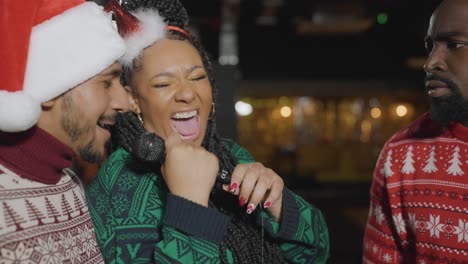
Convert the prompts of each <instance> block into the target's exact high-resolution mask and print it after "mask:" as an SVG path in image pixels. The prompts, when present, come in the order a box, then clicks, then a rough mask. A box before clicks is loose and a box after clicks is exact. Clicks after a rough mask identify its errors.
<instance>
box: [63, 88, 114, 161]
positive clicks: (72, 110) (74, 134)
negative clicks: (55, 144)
mask: <svg viewBox="0 0 468 264" xmlns="http://www.w3.org/2000/svg"><path fill="white" fill-rule="evenodd" d="M80 116H81V115H80V111H79V109H78V108H77V107H75V106H74V103H73V99H72V98H71V96H70V95H65V97H64V99H63V104H62V116H61V125H62V128H63V130H64V131H65V133H66V134H67V135H68V137H69V138H70V139H71V141H72V142H73V143H75V142H77V141H78V140H79V139H80V138H82V137H83V136H86V135H88V134H90V133H91V131H92V129H93V128H92V127H91V126H85V127H80ZM100 119H104V117H101V118H100ZM95 141H96V139H95V138H94V137H93V139H91V140H90V141H89V142H88V143H87V144H85V145H78V146H77V152H78V156H79V157H80V158H81V159H82V160H83V161H86V162H89V163H100V162H102V161H103V159H104V154H103V153H101V152H99V150H97V149H96V142H95ZM105 144H106V145H108V144H110V140H108V141H107V142H106V143H105Z"/></svg>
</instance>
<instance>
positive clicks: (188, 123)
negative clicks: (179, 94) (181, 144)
mask: <svg viewBox="0 0 468 264" xmlns="http://www.w3.org/2000/svg"><path fill="white" fill-rule="evenodd" d="M199 120H200V118H199V115H198V111H197V110H193V111H188V112H178V113H175V114H173V115H172V116H171V125H172V128H173V129H174V130H175V131H176V132H177V133H179V135H180V136H181V137H182V139H183V140H194V139H196V138H197V137H198V135H199V134H200V122H199Z"/></svg>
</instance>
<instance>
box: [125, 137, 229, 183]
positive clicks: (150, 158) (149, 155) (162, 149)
mask: <svg viewBox="0 0 468 264" xmlns="http://www.w3.org/2000/svg"><path fill="white" fill-rule="evenodd" d="M132 149H133V151H132V154H133V155H134V156H135V158H137V159H139V160H141V161H143V162H150V163H163V162H164V160H165V159H166V146H165V144H164V140H163V139H162V138H161V137H159V136H158V135H156V134H155V133H151V132H148V131H146V132H144V133H142V134H141V135H139V136H137V137H136V138H135V141H134V142H133V146H132ZM231 174H232V170H228V169H224V168H221V163H220V168H219V171H218V175H217V176H216V180H217V182H219V183H221V184H230V183H231V177H230V176H231Z"/></svg>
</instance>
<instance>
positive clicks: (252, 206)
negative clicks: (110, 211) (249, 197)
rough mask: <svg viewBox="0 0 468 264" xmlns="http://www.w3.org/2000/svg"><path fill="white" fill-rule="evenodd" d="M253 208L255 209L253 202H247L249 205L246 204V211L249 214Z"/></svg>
mask: <svg viewBox="0 0 468 264" xmlns="http://www.w3.org/2000/svg"><path fill="white" fill-rule="evenodd" d="M254 209H255V206H254V205H253V204H249V206H247V213H248V214H251V213H252V212H253V210H254Z"/></svg>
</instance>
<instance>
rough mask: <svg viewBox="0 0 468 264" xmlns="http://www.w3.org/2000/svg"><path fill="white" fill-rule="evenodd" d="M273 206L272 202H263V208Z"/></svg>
mask: <svg viewBox="0 0 468 264" xmlns="http://www.w3.org/2000/svg"><path fill="white" fill-rule="evenodd" d="M270 206H271V203H270V202H266V203H265V204H263V208H265V209H267V208H269V207H270Z"/></svg>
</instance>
